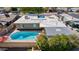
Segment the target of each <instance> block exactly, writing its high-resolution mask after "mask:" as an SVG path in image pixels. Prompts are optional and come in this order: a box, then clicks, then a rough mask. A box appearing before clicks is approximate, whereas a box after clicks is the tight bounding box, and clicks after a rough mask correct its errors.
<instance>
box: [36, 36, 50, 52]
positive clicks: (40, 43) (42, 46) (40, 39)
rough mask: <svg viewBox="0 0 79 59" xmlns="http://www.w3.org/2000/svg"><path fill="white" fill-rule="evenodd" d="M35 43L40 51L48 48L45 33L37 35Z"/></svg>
mask: <svg viewBox="0 0 79 59" xmlns="http://www.w3.org/2000/svg"><path fill="white" fill-rule="evenodd" d="M36 44H37V45H38V47H39V48H40V49H41V50H42V51H48V50H49V45H48V38H47V37H46V36H45V35H39V36H38V38H37V42H36Z"/></svg>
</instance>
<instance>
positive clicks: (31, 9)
mask: <svg viewBox="0 0 79 59" xmlns="http://www.w3.org/2000/svg"><path fill="white" fill-rule="evenodd" d="M20 9H21V12H23V13H38V14H39V13H42V12H44V9H43V8H42V7H21V8H20Z"/></svg>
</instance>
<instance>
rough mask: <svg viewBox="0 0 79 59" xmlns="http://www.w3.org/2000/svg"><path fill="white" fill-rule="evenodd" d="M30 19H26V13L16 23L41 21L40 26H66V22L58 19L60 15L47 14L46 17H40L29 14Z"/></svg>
mask: <svg viewBox="0 0 79 59" xmlns="http://www.w3.org/2000/svg"><path fill="white" fill-rule="evenodd" d="M28 17H30V18H29V19H25V15H24V16H22V17H21V18H20V19H18V20H17V21H15V22H14V23H17V24H20V23H21V24H22V23H39V24H40V27H66V26H65V24H64V23H63V22H61V21H58V17H57V16H55V15H51V16H46V17H45V19H46V20H43V19H38V18H37V17H36V16H28Z"/></svg>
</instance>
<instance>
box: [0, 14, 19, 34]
mask: <svg viewBox="0 0 79 59" xmlns="http://www.w3.org/2000/svg"><path fill="white" fill-rule="evenodd" d="M9 16H10V17H6V16H5V15H0V18H1V19H0V24H1V25H2V26H1V27H2V31H0V36H2V35H4V34H6V33H7V32H9V31H10V30H11V29H12V28H13V26H12V24H13V22H15V21H16V20H17V19H18V18H19V16H18V15H13V14H10V15H9Z"/></svg>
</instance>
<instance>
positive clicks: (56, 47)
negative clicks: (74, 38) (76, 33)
mask: <svg viewBox="0 0 79 59" xmlns="http://www.w3.org/2000/svg"><path fill="white" fill-rule="evenodd" d="M48 42H49V47H50V50H53V51H64V50H71V49H72V48H73V45H72V43H71V42H70V40H69V37H68V36H67V35H63V34H62V35H55V36H53V37H52V38H50V39H49V41H48Z"/></svg>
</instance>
